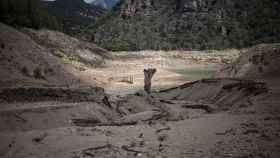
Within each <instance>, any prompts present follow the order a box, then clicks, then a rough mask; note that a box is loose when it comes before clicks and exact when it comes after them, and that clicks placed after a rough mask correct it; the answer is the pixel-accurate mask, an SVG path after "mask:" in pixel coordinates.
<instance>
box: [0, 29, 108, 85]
mask: <svg viewBox="0 0 280 158" xmlns="http://www.w3.org/2000/svg"><path fill="white" fill-rule="evenodd" d="M26 32H29V34H30V36H29V35H27V34H24V33H22V32H19V31H17V30H15V29H14V28H11V27H9V26H7V25H4V24H1V23H0V45H1V48H0V59H1V60H0V61H1V62H0V65H1V66H0V87H11V86H25V85H28V86H38V85H40V86H47V85H49V86H50V85H53V86H67V85H71V84H72V85H73V84H80V83H82V81H80V80H79V79H78V75H77V72H79V71H81V70H83V69H84V68H85V67H87V66H89V67H91V66H98V65H101V64H102V63H103V62H104V58H106V57H108V56H106V55H105V54H106V51H105V50H103V49H101V48H98V47H96V46H95V45H94V44H90V43H86V42H81V41H79V40H77V39H74V38H71V37H69V36H67V35H64V34H63V33H59V32H53V31H47V30H41V31H34V30H26ZM31 37H32V38H31ZM69 46H71V47H69Z"/></svg>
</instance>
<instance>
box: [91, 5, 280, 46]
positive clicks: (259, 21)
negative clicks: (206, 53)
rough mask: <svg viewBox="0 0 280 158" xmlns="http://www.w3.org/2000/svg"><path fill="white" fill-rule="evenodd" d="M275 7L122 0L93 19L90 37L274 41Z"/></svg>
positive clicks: (180, 42)
mask: <svg viewBox="0 0 280 158" xmlns="http://www.w3.org/2000/svg"><path fill="white" fill-rule="evenodd" d="M279 7H280V3H279V2H278V1H275V0H264V1H258V0H248V1H242V0H234V1H233V0H223V1H217V0H143V1H136V0H124V1H122V2H120V4H119V5H118V6H117V7H116V9H115V11H113V12H112V13H110V14H109V15H107V16H105V17H104V18H102V20H100V21H99V22H98V23H97V26H96V27H97V28H93V29H92V30H93V31H92V30H91V31H92V32H93V34H92V35H93V37H91V38H92V40H94V41H95V42H97V43H99V44H100V45H101V46H103V47H105V48H108V49H112V50H126V49H127V50H129V49H130V50H131V49H208V48H226V47H244V46H248V45H253V44H257V43H264V42H275V41H277V40H279V39H280V37H279V32H280V30H279V28H280V27H279V26H280V22H279V20H278V19H279V17H280V15H279V14H278V13H277V12H278V11H277V10H278V8H279ZM112 26H113V27H112Z"/></svg>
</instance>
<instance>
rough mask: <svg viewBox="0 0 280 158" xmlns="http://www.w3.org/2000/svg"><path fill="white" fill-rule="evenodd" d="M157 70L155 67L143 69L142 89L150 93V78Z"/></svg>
mask: <svg viewBox="0 0 280 158" xmlns="http://www.w3.org/2000/svg"><path fill="white" fill-rule="evenodd" d="M156 72H157V69H144V90H145V92H147V93H148V94H150V93H151V86H152V78H153V76H154V74H155V73H156Z"/></svg>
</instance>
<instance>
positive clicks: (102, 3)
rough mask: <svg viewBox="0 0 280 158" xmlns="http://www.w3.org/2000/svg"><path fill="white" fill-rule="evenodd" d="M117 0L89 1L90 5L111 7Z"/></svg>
mask: <svg viewBox="0 0 280 158" xmlns="http://www.w3.org/2000/svg"><path fill="white" fill-rule="evenodd" d="M118 2H119V0H94V1H93V2H91V5H93V6H100V7H102V8H104V9H112V8H113V7H114V6H115V5H116V4H117V3H118Z"/></svg>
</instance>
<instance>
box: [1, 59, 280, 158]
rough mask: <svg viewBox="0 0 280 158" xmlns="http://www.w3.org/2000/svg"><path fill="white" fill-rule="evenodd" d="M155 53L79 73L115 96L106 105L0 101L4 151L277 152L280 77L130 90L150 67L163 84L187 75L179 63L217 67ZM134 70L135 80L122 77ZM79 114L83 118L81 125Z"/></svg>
mask: <svg viewBox="0 0 280 158" xmlns="http://www.w3.org/2000/svg"><path fill="white" fill-rule="evenodd" d="M186 56H189V55H186ZM186 56H185V57H186ZM156 59H159V58H158V57H157V58H154V57H148V58H141V60H139V58H137V59H135V56H133V57H132V58H128V57H127V55H125V56H124V57H118V58H117V59H116V60H113V61H108V63H107V66H106V67H104V68H99V69H89V70H86V71H85V72H82V74H81V79H84V80H86V81H88V83H91V80H92V81H94V82H96V81H97V82H98V83H99V84H100V85H103V86H104V87H105V90H106V92H107V93H109V94H111V95H113V97H112V98H109V102H110V103H109V104H108V103H107V102H106V100H105V101H104V100H103V103H97V102H94V101H91V102H86V101H84V102H60V101H41V102H40V101H39V102H25V103H22V102H14V103H1V107H2V108H1V110H0V140H1V141H0V142H1V143H0V157H3V158H33V157H34V158H133V157H139V158H279V156H280V139H279V138H280V135H279V134H280V117H279V113H280V108H279V105H280V98H279V95H280V84H279V81H278V80H276V79H275V80H273V79H267V80H263V82H264V83H265V86H263V84H261V85H259V84H258V83H255V82H251V81H250V82H248V83H247V82H246V83H245V84H244V83H243V82H241V81H236V80H231V79H228V80H205V81H200V82H197V83H191V84H185V85H184V86H181V87H178V88H175V89H173V90H169V91H164V92H154V93H153V94H152V95H151V96H146V95H145V94H143V93H142V92H139V93H137V94H132V93H134V92H135V91H138V90H139V89H142V87H143V73H142V71H143V68H145V67H156V68H157V69H158V72H157V74H156V76H155V77H154V79H153V81H154V90H159V89H163V88H168V87H172V86H178V85H181V84H182V83H186V82H187V81H190V79H189V78H188V76H187V75H180V74H178V73H176V72H175V71H174V69H184V68H187V69H190V68H194V69H196V68H205V67H206V68H211V69H217V68H219V66H220V64H221V63H219V62H216V60H215V61H213V60H212V59H213V57H211V58H210V59H211V60H204V59H209V57H207V58H200V59H199V60H194V59H192V60H186V59H185V58H184V57H182V56H180V58H178V57H177V58H174V59H172V60H170V61H166V60H165V59H162V58H160V60H156ZM163 61H164V62H163ZM202 61H203V62H202ZM210 61H211V62H210ZM166 62H167V64H166ZM163 63H164V64H163ZM129 76H132V78H133V84H129V83H127V82H126V81H124V80H127V78H129ZM248 85H249V87H247V86H248ZM224 87H227V89H226V90H225V88H224ZM229 87H230V88H229ZM248 91H250V93H249V94H248V93H247V92H248ZM128 94H129V95H128ZM118 95H119V96H123V97H117V99H116V97H114V96H118ZM186 105H187V106H189V107H186ZM193 105H204V106H205V107H207V108H210V109H206V110H205V108H203V107H204V106H196V107H202V108H196V107H194V106H193ZM184 107H185V108H184ZM77 119H81V120H86V121H85V122H84V124H77V123H75V120H76V121H77ZM88 120H89V121H88Z"/></svg>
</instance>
